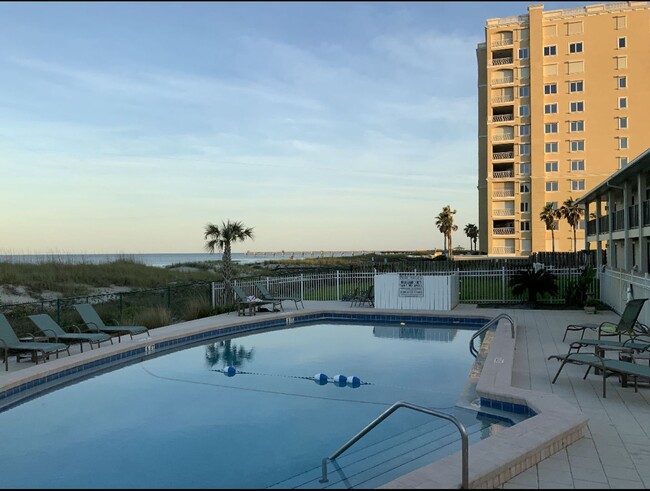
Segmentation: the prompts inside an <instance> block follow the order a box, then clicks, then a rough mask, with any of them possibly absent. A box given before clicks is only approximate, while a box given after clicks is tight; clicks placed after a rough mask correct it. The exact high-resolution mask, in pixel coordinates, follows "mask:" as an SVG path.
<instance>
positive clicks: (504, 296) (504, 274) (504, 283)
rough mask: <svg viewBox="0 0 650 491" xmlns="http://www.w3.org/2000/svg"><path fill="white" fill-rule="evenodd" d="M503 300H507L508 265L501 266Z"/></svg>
mask: <svg viewBox="0 0 650 491" xmlns="http://www.w3.org/2000/svg"><path fill="white" fill-rule="evenodd" d="M501 301H502V302H505V301H506V267H505V266H501Z"/></svg>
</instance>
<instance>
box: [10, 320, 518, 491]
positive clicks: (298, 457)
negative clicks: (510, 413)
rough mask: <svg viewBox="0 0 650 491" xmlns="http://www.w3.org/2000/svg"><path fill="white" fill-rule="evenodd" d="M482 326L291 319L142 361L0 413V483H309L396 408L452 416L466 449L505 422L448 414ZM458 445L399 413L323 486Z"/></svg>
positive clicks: (369, 479) (428, 421) (369, 478)
mask: <svg viewBox="0 0 650 491" xmlns="http://www.w3.org/2000/svg"><path fill="white" fill-rule="evenodd" d="M479 326H480V324H476V323H474V325H472V324H468V325H440V324H438V325H435V326H423V325H421V324H413V325H411V323H409V322H407V323H406V325H399V323H396V322H388V323H385V322H379V321H375V322H372V323H351V322H348V321H339V322H327V323H320V324H312V323H308V324H296V325H294V326H291V325H290V326H288V327H285V328H282V329H274V330H266V331H265V332H258V333H254V334H236V335H232V336H231V337H230V338H226V339H219V340H211V341H210V342H209V343H206V344H205V345H203V346H195V347H191V348H187V349H182V350H179V351H176V352H172V353H169V354H165V355H164V356H150V357H147V358H146V359H144V360H143V361H142V362H139V363H137V364H133V365H130V366H126V367H123V368H120V369H117V370H114V371H111V372H107V373H103V374H101V375H97V376H94V377H92V378H89V379H87V380H83V381H80V382H78V383H75V384H73V385H69V386H67V387H64V388H62V389H60V390H56V391H53V392H50V393H48V394H45V395H42V396H40V397H37V398H35V399H32V400H30V401H28V402H25V403H23V404H21V405H19V406H16V407H14V408H11V409H8V410H6V411H4V412H2V413H0V428H2V434H3V443H4V445H3V446H2V448H0V472H1V474H2V476H3V477H2V482H3V487H37V488H42V487H48V488H57V487H58V488H63V487H66V488H98V487H107V488H127V487H128V488H136V487H154V488H188V487H190V488H206V487H213V488H215V487H216V488H272V487H279V488H286V487H301V486H303V487H319V486H320V485H319V484H318V478H319V477H320V462H321V459H322V458H323V457H325V456H327V455H330V454H331V453H332V452H333V451H335V450H336V449H337V448H339V447H340V446H341V445H342V444H343V443H345V442H346V441H347V440H348V439H349V438H350V437H351V436H353V435H354V434H355V433H357V432H358V431H359V430H361V429H362V428H363V427H365V426H366V425H367V424H368V423H369V422H370V421H371V420H373V419H374V418H375V417H377V416H378V415H379V414H380V413H381V412H383V411H384V410H385V409H386V408H388V407H389V406H390V405H391V404H393V403H394V402H396V401H399V400H405V401H409V402H411V403H414V404H418V405H423V406H427V407H431V408H435V409H440V410H443V411H445V412H449V413H451V414H454V415H455V416H456V417H458V418H459V419H460V420H461V421H462V422H463V424H465V426H466V427H467V428H468V431H469V433H470V434H471V437H470V441H472V440H474V441H476V439H479V438H482V437H485V436H488V435H489V434H491V432H494V431H497V430H498V429H499V428H500V427H502V426H503V425H505V424H507V423H504V422H499V421H498V420H494V419H490V418H486V417H485V415H482V414H480V413H477V412H475V411H470V410H467V409H462V408H459V407H455V404H456V402H457V400H458V397H459V394H460V392H461V390H462V388H463V385H464V383H465V381H466V380H467V377H468V374H469V372H470V369H471V368H472V365H473V361H474V359H473V358H472V356H471V355H470V354H469V350H468V342H469V338H470V337H471V335H472V334H473V332H474V330H475V329H476V328H477V327H479ZM234 336H237V337H234ZM229 366H230V367H234V368H235V371H236V374H235V375H234V376H228V375H227V374H226V373H224V371H227V370H224V369H226V367H229ZM321 373H322V374H325V375H327V376H328V380H327V381H326V382H325V383H322V384H321V383H317V382H316V381H315V380H314V376H315V375H316V374H321ZM336 375H346V376H348V377H351V376H355V377H358V378H359V380H360V382H359V383H358V384H354V383H353V384H336V383H334V382H333V379H334V378H335V376H336ZM457 440H458V434H457V433H456V432H455V429H453V428H452V427H451V425H450V424H449V423H446V422H444V421H442V420H438V419H434V418H431V417H429V416H426V415H422V414H418V413H410V412H408V411H405V412H403V413H401V412H399V411H398V412H397V413H395V414H394V415H393V416H391V417H390V418H389V419H388V420H386V421H385V422H384V423H382V424H381V425H380V426H379V427H377V428H376V429H375V430H373V431H372V432H371V433H370V434H368V435H367V436H366V437H365V438H364V439H363V440H362V441H360V442H358V443H357V444H355V445H354V446H353V447H352V448H351V449H350V450H348V452H347V453H346V454H344V455H343V456H342V457H340V458H339V459H337V465H338V467H339V468H338V469H336V470H335V469H332V472H331V473H330V482H329V483H328V485H329V486H331V487H350V486H354V487H376V486H379V485H381V484H383V483H385V482H388V481H389V480H391V479H393V478H395V477H397V476H398V475H401V474H404V473H406V472H408V471H409V470H412V469H414V468H417V467H420V466H422V465H425V464H426V463H428V462H431V461H433V460H435V459H436V458H437V457H438V456H440V455H445V454H448V453H452V452H455V451H457V450H458V449H459V448H460V445H459V443H458V442H457Z"/></svg>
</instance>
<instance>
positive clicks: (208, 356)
mask: <svg viewBox="0 0 650 491" xmlns="http://www.w3.org/2000/svg"><path fill="white" fill-rule="evenodd" d="M252 358H253V348H251V349H249V350H248V349H246V348H244V347H243V346H242V345H240V344H239V345H238V344H235V343H233V342H232V340H231V339H226V340H225V341H219V342H216V343H212V344H208V345H207V346H206V347H205V361H206V362H207V363H208V366H210V367H213V366H215V365H216V364H218V363H219V362H223V365H224V366H230V367H235V368H237V367H240V366H242V364H243V363H244V361H246V360H250V359H252Z"/></svg>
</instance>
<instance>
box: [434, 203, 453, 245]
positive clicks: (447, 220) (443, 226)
mask: <svg viewBox="0 0 650 491" xmlns="http://www.w3.org/2000/svg"><path fill="white" fill-rule="evenodd" d="M455 213H456V210H452V209H451V207H450V206H449V205H447V206H445V207H444V208H443V209H442V211H441V212H440V213H438V216H437V217H436V227H438V230H440V232H441V233H442V234H443V235H444V237H445V249H446V250H447V251H448V254H449V256H450V257H451V256H452V255H453V250H452V247H451V233H452V232H455V231H456V230H458V225H454V214H455Z"/></svg>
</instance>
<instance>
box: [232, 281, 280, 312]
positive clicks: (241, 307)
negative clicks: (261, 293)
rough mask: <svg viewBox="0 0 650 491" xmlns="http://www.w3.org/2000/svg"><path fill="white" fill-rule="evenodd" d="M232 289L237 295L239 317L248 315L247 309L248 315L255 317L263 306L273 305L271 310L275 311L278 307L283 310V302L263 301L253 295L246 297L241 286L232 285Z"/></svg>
mask: <svg viewBox="0 0 650 491" xmlns="http://www.w3.org/2000/svg"><path fill="white" fill-rule="evenodd" d="M230 287H231V288H232V291H233V292H235V295H237V315H246V309H248V315H255V311H256V310H257V309H258V308H259V307H261V306H262V305H271V306H272V307H271V310H275V306H276V305H279V306H280V308H282V301H280V300H275V299H272V300H262V299H261V298H257V297H255V296H252V295H251V296H248V295H246V293H244V290H242V289H241V287H240V286H239V285H232V284H231V285H230Z"/></svg>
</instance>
